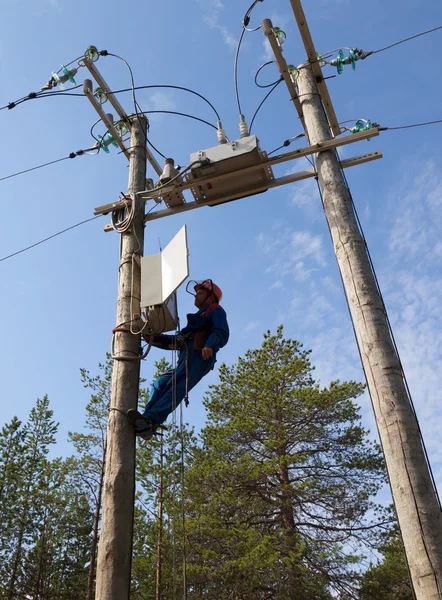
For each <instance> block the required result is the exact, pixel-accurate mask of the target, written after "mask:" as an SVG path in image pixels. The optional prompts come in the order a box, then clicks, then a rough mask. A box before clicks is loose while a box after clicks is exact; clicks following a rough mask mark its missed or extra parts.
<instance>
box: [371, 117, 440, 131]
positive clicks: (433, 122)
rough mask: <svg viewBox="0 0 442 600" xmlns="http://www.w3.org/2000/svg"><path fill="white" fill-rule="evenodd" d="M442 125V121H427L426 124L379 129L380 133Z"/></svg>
mask: <svg viewBox="0 0 442 600" xmlns="http://www.w3.org/2000/svg"><path fill="white" fill-rule="evenodd" d="M436 123H442V119H439V120H437V121H427V122H426V123H413V124H412V125H398V126H397V127H379V131H393V130H395V129H411V128H412V127H425V126H426V125H435V124H436Z"/></svg>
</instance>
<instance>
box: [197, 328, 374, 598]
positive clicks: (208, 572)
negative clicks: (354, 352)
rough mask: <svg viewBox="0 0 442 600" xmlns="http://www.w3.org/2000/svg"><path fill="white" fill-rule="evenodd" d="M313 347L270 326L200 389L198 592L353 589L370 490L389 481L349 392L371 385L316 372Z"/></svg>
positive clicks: (301, 594)
mask: <svg viewBox="0 0 442 600" xmlns="http://www.w3.org/2000/svg"><path fill="white" fill-rule="evenodd" d="M309 354H310V352H309V351H304V350H303V349H302V345H301V344H300V343H299V342H297V341H294V340H289V339H284V337H283V329H282V327H279V328H278V331H277V333H276V335H271V333H270V332H267V333H266V334H265V336H264V342H263V344H262V346H261V348H259V349H257V350H249V351H248V352H247V353H246V354H245V356H244V357H243V358H239V359H238V363H237V364H236V365H233V366H232V367H227V366H226V365H221V367H220V369H219V379H220V383H219V384H217V385H212V386H211V387H210V389H209V392H208V394H207V395H206V398H205V406H206V408H207V413H208V422H207V425H206V427H205V428H204V429H203V431H202V447H200V448H198V449H197V450H196V451H195V459H194V461H193V464H192V466H191V469H190V471H189V473H188V475H187V477H188V494H189V500H188V508H187V510H188V515H189V518H188V529H189V538H190V544H191V546H192V552H191V565H190V569H189V580H190V582H191V586H192V590H193V594H192V597H193V598H195V600H199V599H203V598H211V600H216V599H218V598H219V599H220V600H221V599H223V600H225V599H226V598H235V599H236V598H241V599H247V600H248V599H250V600H252V599H253V600H255V599H256V600H259V599H263V600H264V599H267V598H275V599H278V600H286V599H287V600H289V599H290V600H321V599H329V598H331V595H330V593H331V592H330V590H331V589H335V590H344V591H345V590H348V591H349V592H351V593H354V590H355V589H356V582H357V574H356V573H355V572H354V568H353V565H354V563H356V562H357V561H358V559H359V553H358V552H357V551H354V552H350V551H349V547H350V544H352V545H355V544H357V543H359V542H364V541H365V542H367V543H368V542H369V541H370V539H369V538H370V535H371V533H370V532H371V528H372V527H373V526H374V524H373V523H371V522H369V521H368V520H367V519H366V514H367V512H368V511H369V510H370V509H375V508H376V507H375V506H374V504H373V502H372V501H371V500H370V498H371V497H372V496H373V495H374V494H375V493H376V492H377V491H378V489H379V488H380V486H381V485H382V484H383V482H384V480H385V475H384V469H383V461H382V458H381V452H380V449H379V447H378V446H377V445H376V444H373V443H371V442H369V441H368V439H367V431H366V430H364V429H363V428H362V427H361V424H360V415H359V409H358V407H357V405H356V404H355V402H354V400H355V399H356V398H357V397H358V396H359V395H360V394H361V393H362V391H363V389H364V386H363V385H361V384H358V383H355V382H352V381H350V382H344V383H340V382H339V381H335V382H332V383H331V384H330V385H329V386H328V387H324V388H321V387H320V385H319V384H318V383H317V382H315V381H314V379H313V377H312V372H313V367H312V365H311V363H310V359H309Z"/></svg>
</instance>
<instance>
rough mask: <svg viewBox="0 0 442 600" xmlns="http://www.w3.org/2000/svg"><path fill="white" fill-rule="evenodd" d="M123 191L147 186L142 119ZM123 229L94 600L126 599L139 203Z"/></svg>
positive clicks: (136, 376)
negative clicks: (129, 417) (129, 413)
mask: <svg viewBox="0 0 442 600" xmlns="http://www.w3.org/2000/svg"><path fill="white" fill-rule="evenodd" d="M131 121H132V128H131V139H130V147H131V150H130V163H129V185H128V193H129V194H136V193H137V192H141V191H143V190H144V189H145V184H146V128H147V122H146V119H145V118H144V117H143V116H139V117H131ZM134 208H135V214H134V218H133V222H132V225H131V227H130V229H129V230H128V231H126V232H125V233H122V234H121V246H120V269H119V280H118V301H117V329H120V331H117V332H116V333H115V344H114V356H115V357H116V359H115V360H114V367H113V373H112V391H111V402H110V410H109V419H108V424H107V459H106V475H105V482H104V493H103V511H102V525H101V534H100V543H99V547H98V562H97V583H96V594H95V598H96V600H128V599H129V594H130V579H131V562H132V535H133V515H134V493H135V432H134V430H133V428H132V426H131V425H130V424H129V421H128V419H127V417H126V414H127V411H128V410H129V409H130V408H136V407H137V402H138V391H139V390H138V389H139V382H140V358H139V357H140V335H139V334H138V335H133V334H132V333H130V328H131V319H133V314H134V313H137V312H138V313H139V298H140V290H141V270H140V266H139V260H135V259H134V258H136V257H137V256H141V255H142V254H143V246H144V202H142V201H140V202H139V203H135V207H134Z"/></svg>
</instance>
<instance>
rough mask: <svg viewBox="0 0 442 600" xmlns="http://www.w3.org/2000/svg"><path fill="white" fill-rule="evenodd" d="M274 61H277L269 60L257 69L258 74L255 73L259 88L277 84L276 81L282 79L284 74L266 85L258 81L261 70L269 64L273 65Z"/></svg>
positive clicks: (256, 83)
mask: <svg viewBox="0 0 442 600" xmlns="http://www.w3.org/2000/svg"><path fill="white" fill-rule="evenodd" d="M274 62H275V61H274V60H269V61H268V62H266V63H264V64H263V65H261V66H260V67H259V69H258V70H257V71H256V74H255V85H257V86H258V87H259V88H269V87H272V85H275V83H277V82H279V81H281V79H282V75H281V76H280V77H279V79H277V80H276V81H272V83H266V85H261V84H260V83H258V75H259V74H260V73H261V71H262V70H263V69H264V67H267V66H268V65H271V64H273V63H274Z"/></svg>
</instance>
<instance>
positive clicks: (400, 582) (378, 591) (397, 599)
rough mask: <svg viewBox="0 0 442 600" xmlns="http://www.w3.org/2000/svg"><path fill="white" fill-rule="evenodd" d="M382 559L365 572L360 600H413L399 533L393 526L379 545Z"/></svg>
mask: <svg viewBox="0 0 442 600" xmlns="http://www.w3.org/2000/svg"><path fill="white" fill-rule="evenodd" d="M379 552H380V553H381V554H382V555H383V560H382V561H381V562H380V563H379V564H377V565H375V566H371V567H370V568H369V569H368V571H367V572H366V573H365V575H364V577H363V579H362V584H361V591H360V599H361V600H378V599H379V598H382V600H413V591H412V587H411V583H410V577H409V574H408V568H407V562H406V558H405V552H404V547H403V545H402V539H401V536H400V533H399V531H398V529H397V527H396V528H394V529H393V530H392V531H391V533H390V535H389V536H388V538H387V540H386V541H385V542H384V543H383V544H382V545H381V546H380V547H379Z"/></svg>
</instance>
